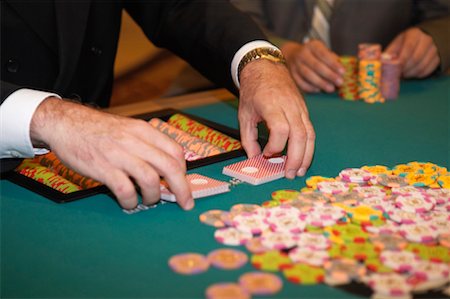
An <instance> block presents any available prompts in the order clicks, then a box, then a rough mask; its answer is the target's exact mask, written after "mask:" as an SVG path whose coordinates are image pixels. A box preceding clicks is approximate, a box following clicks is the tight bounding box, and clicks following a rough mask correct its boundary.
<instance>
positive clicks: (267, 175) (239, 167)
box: [222, 154, 286, 185]
mask: <svg viewBox="0 0 450 299" xmlns="http://www.w3.org/2000/svg"><path fill="white" fill-rule="evenodd" d="M285 163H286V156H279V157H271V158H270V157H269V158H268V157H264V156H263V155H262V154H261V155H258V156H256V157H253V158H251V159H247V160H244V161H241V162H237V163H234V164H231V165H228V166H225V167H224V168H223V171H222V173H223V174H225V175H228V176H231V177H234V178H237V179H239V180H241V181H244V182H247V183H249V184H252V185H260V184H264V183H267V182H271V181H274V180H277V179H280V178H282V177H284V174H285V172H284V171H285V170H284V165H285Z"/></svg>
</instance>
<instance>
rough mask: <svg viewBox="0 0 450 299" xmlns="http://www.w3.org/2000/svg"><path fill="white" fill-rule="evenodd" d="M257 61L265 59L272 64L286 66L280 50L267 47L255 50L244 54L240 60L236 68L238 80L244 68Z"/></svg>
mask: <svg viewBox="0 0 450 299" xmlns="http://www.w3.org/2000/svg"><path fill="white" fill-rule="evenodd" d="M258 59H267V60H270V61H273V62H277V63H282V64H286V59H285V58H284V56H283V54H282V53H281V51H280V50H278V49H275V48H269V47H265V48H256V49H253V50H251V51H250V52H248V53H247V54H245V55H244V57H243V58H242V59H241V62H240V63H239V66H238V79H239V76H240V75H241V71H242V70H243V69H244V67H245V66H246V65H247V64H249V63H250V62H252V61H254V60H258Z"/></svg>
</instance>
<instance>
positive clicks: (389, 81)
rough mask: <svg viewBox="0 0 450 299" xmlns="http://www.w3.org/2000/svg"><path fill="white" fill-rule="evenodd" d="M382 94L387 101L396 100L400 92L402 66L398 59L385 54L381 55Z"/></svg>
mask: <svg viewBox="0 0 450 299" xmlns="http://www.w3.org/2000/svg"><path fill="white" fill-rule="evenodd" d="M381 73H382V76H381V93H382V95H383V97H384V98H385V99H386V100H394V99H396V98H397V97H398V93H399V90H400V75H401V64H400V60H399V59H397V58H396V57H394V56H392V55H390V54H388V53H383V54H382V55H381Z"/></svg>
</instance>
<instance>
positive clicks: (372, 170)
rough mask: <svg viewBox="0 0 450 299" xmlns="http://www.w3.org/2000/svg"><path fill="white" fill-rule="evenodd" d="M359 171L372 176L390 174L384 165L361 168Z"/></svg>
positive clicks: (390, 171)
mask: <svg viewBox="0 0 450 299" xmlns="http://www.w3.org/2000/svg"><path fill="white" fill-rule="evenodd" d="M361 169H363V170H366V171H368V172H370V173H372V174H392V170H390V169H389V168H387V167H386V166H384V165H374V166H363V167H361Z"/></svg>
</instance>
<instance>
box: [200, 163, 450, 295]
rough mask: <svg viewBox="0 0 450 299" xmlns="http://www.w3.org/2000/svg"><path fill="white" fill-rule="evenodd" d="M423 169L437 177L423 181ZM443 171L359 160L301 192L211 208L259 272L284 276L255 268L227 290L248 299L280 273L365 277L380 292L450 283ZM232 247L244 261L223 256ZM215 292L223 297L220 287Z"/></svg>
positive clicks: (272, 287)
mask: <svg viewBox="0 0 450 299" xmlns="http://www.w3.org/2000/svg"><path fill="white" fill-rule="evenodd" d="M419 174H426V177H427V178H430V177H431V178H432V180H433V181H432V182H429V181H426V183H425V184H418V183H417V181H418V180H417V178H422V177H421V176H420V175H419ZM387 177H389V180H387ZM407 177H409V178H412V177H414V178H415V179H406V178H407ZM441 177H444V178H447V177H448V173H447V170H446V169H445V168H443V167H439V166H438V165H435V164H433V163H419V162H411V163H408V164H401V165H398V166H396V167H394V168H393V169H389V168H387V167H385V166H382V165H376V166H364V167H361V168H356V169H355V168H349V169H344V170H343V171H342V172H341V173H340V174H339V175H338V176H337V177H336V178H323V179H322V178H321V177H320V176H315V177H314V178H312V179H308V180H307V182H309V187H308V188H306V189H305V190H303V191H301V192H300V191H297V190H277V191H274V192H272V194H271V195H272V200H270V201H269V202H265V204H264V205H263V206H258V205H255V204H238V205H235V206H233V207H232V208H231V209H230V211H218V212H214V213H215V215H214V216H213V217H212V218H211V216H203V217H202V216H201V217H200V219H201V221H202V222H204V223H205V224H207V225H211V226H214V227H220V228H219V229H217V230H216V240H217V241H218V242H219V243H221V244H225V245H229V246H244V247H245V248H246V249H247V250H248V252H249V253H250V255H251V256H250V263H251V264H252V266H253V267H254V268H256V269H257V270H259V271H263V272H257V273H266V274H270V275H275V277H272V276H270V275H269V276H267V277H266V276H264V277H265V278H262V277H263V276H261V275H262V274H251V272H250V273H246V274H244V275H243V276H241V278H239V279H238V282H237V283H233V284H232V285H226V286H223V284H222V283H219V284H218V287H216V288H217V290H216V292H217V294H219V292H226V290H224V288H226V289H229V290H230V291H231V290H232V291H233V292H236V294H240V295H242V296H244V297H242V298H250V297H251V296H252V294H253V295H263V294H266V295H267V294H276V292H278V291H279V289H280V288H281V286H280V285H281V284H280V281H281V280H280V278H279V277H278V275H279V274H281V275H282V276H284V278H285V279H286V280H287V281H290V282H292V283H295V284H307V285H308V284H318V283H326V284H328V285H330V286H334V285H342V284H348V283H351V282H352V281H355V282H362V283H364V284H366V285H367V286H368V287H369V288H371V289H372V290H373V291H374V298H383V297H386V296H387V297H395V296H410V294H414V293H416V292H426V291H427V290H432V289H439V288H441V287H443V286H445V284H446V283H448V279H449V271H450V268H449V262H450V248H449V246H450V242H449V234H450V233H449V231H450V225H449V224H448V223H450V190H449V189H445V188H444V187H446V185H445V184H444V183H443V181H444V180H446V179H444V180H442V179H441V181H442V182H441V183H439V178H441ZM419 181H423V180H422V179H421V180H419ZM394 182H396V183H394ZM336 183H338V184H336ZM321 184H322V185H321ZM330 184H331V185H330ZM431 186H432V187H431ZM299 189H300V188H299ZM214 213H213V212H212V211H211V212H208V211H207V212H205V213H203V214H202V215H208V214H214ZM235 218H236V219H237V220H239V221H233V220H234V219H235ZM202 219H203V220H202ZM257 223H260V224H261V227H260V228H259V229H258V227H257V225H256V224H257ZM293 223H294V224H293ZM255 225H256V226H255ZM218 236H219V237H218ZM244 247H242V248H244ZM219 252H220V251H219ZM228 254H229V255H230V258H229V263H230V264H233V263H234V264H236V265H238V264H239V262H238V261H239V258H238V256H239V255H240V254H239V253H238V254H233V252H230V253H226V254H224V255H223V256H222V257H221V258H220V259H221V260H228V258H227V257H226V256H227V255H228ZM232 256H235V257H233V258H231V257H232ZM243 259H245V258H243ZM226 267H227V266H225V268H226ZM268 272H270V273H268ZM278 273H279V274H278ZM252 275H253V277H252ZM242 277H244V278H245V279H244V278H242ZM248 277H250V278H248ZM258 277H260V279H257V278H258ZM255 281H256V282H255ZM244 282H245V283H244ZM246 285H247V287H246ZM249 285H250V286H251V287H249ZM255 287H256V290H255V289H254V288H255ZM258 287H259V289H258ZM206 294H207V298H218V297H215V295H214V292H211V289H210V288H208V291H206ZM222 294H223V293H222ZM236 298H238V297H236Z"/></svg>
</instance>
